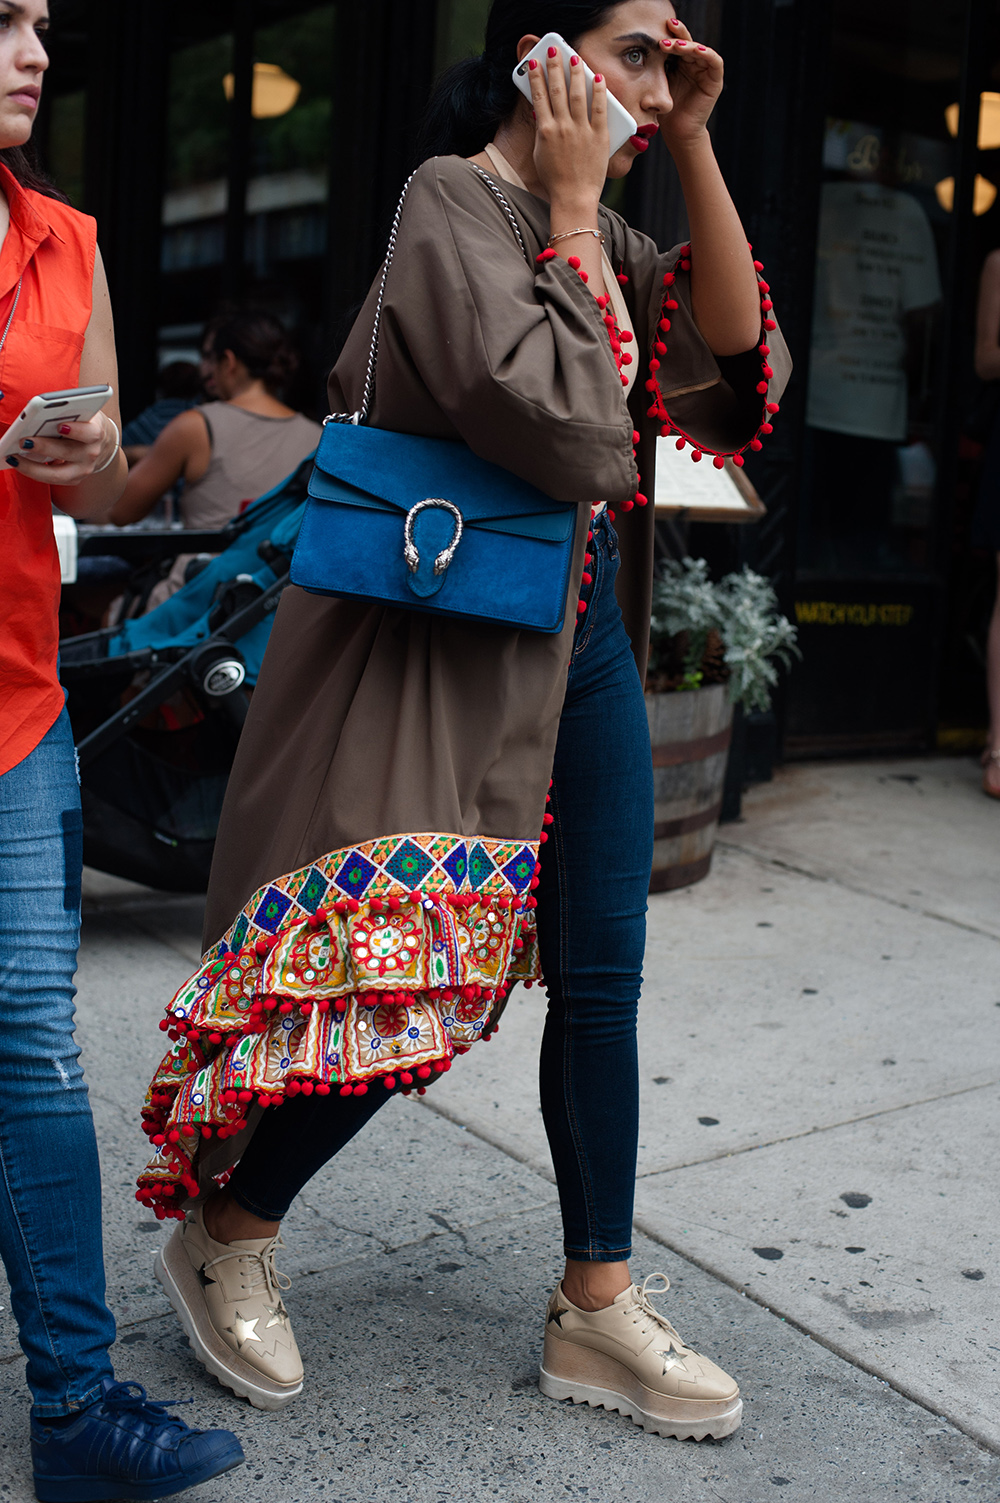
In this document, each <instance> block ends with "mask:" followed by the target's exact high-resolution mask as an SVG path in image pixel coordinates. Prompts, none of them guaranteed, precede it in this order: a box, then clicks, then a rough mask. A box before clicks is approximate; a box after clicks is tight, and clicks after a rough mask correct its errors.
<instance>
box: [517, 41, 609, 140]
mask: <svg viewBox="0 0 1000 1503" xmlns="http://www.w3.org/2000/svg"><path fill="white" fill-rule="evenodd" d="M550 47H554V48H555V49H556V52H557V53H558V54H559V57H560V59H561V60H562V65H563V72H564V73H565V75H566V87H567V89H568V88H569V67H570V64H569V60H570V58H571V57H574V56H579V54H578V53H577V51H576V48H575V47H571V46H570V45H569V43H568V42H567V41H566V40H565V38H563V37H561V36H560V35H559V33H558V32H557V31H550V32H548V33H547V34H546V35H545V36H543V37H542V40H541V41H540V42H538V43H536V45H535V46H534V47H532V49H531V51H530V52H529V53H527V54H526V55H525V56H524V57H523V58H522V59H521V61H520V62H519V63H518V65H517V67H516V68H515V69H514V72H513V74H512V77H513V79H514V84H515V87H516V88H518V89H520V91H521V93H522V94H523V95H524V97H525V99H529V100H530V98H531V84H530V83H529V82H528V63H529V62H531V61H534V62H537V64H538V66H539V67H540V68H547V67H548V64H549V48H550ZM580 62H581V63H582V64H583V74H584V77H585V78H586V80H587V109H588V110H589V109H590V105H591V101H592V99H593V97H594V73H593V69H591V68H588V67H587V64H586V63H584V62H583V59H582V58H580ZM546 76H547V75H546ZM636 129H637V126H636V123H635V121H634V120H633V119H632V116H631V115H630V114H629V112H628V110H627V109H626V108H625V106H624V105H622V104H619V103H618V100H617V99H616V98H615V96H614V95H613V94H612V92H611V90H610V89H609V90H608V156H609V157H613V156H614V154H615V152H616V151H620V150H621V148H622V147H623V146H624V145H625V142H626V141H627V140H628V139H629V137H630V136H634V135H635V133H636Z"/></svg>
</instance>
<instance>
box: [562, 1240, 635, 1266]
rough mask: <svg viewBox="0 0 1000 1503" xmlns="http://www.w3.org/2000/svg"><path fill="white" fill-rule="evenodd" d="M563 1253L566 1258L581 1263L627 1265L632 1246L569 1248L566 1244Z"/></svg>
mask: <svg viewBox="0 0 1000 1503" xmlns="http://www.w3.org/2000/svg"><path fill="white" fill-rule="evenodd" d="M563 1253H564V1254H565V1256H566V1257H567V1258H574V1259H576V1260H577V1261H579V1262H581V1263H627V1262H628V1260H629V1258H630V1257H631V1256H632V1244H631V1242H630V1243H629V1245H628V1247H610V1248H608V1247H570V1246H569V1244H568V1243H566V1244H565V1245H564V1246H563Z"/></svg>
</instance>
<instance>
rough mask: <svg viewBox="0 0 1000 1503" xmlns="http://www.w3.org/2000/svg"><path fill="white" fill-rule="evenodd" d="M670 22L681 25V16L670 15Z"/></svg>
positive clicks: (673, 24)
mask: <svg viewBox="0 0 1000 1503" xmlns="http://www.w3.org/2000/svg"><path fill="white" fill-rule="evenodd" d="M670 24H671V26H679V25H680V24H681V22H680V17H679V16H671V17H670Z"/></svg>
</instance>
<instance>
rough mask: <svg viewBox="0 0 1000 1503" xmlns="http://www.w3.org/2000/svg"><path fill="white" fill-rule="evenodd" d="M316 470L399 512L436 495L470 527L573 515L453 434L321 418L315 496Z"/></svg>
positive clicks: (571, 507) (572, 517) (565, 504)
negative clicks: (547, 515) (432, 435)
mask: <svg viewBox="0 0 1000 1503" xmlns="http://www.w3.org/2000/svg"><path fill="white" fill-rule="evenodd" d="M320 472H323V473H324V474H325V476H326V477H333V478H335V479H337V480H342V481H346V482H347V484H348V485H349V486H352V487H353V488H354V489H355V490H358V491H363V492H368V493H369V494H370V495H373V496H378V497H380V498H381V500H383V501H388V502H390V503H391V504H392V505H393V506H396V507H398V508H399V509H400V510H401V511H403V512H407V511H409V509H410V507H411V506H414V505H415V504H416V502H418V501H424V500H426V499H427V497H429V496H440V497H441V498H442V499H444V500H446V501H452V502H453V503H454V504H455V505H457V506H458V507H459V509H460V511H461V513H462V516H463V517H464V518H465V519H466V521H467V522H469V523H471V524H472V525H482V524H483V523H484V522H487V521H490V520H496V521H500V520H501V519H503V520H504V521H506V522H509V521H510V519H511V518H513V517H523V516H528V515H531V514H532V513H537V512H540V511H541V512H547V513H550V514H555V513H561V512H565V514H566V516H567V518H568V519H570V525H572V522H573V520H575V512H576V506H575V504H574V503H573V502H570V501H554V500H553V499H552V497H551V496H546V495H545V493H544V491H540V490H538V488H537V487H536V486H534V485H530V484H529V483H528V481H526V480H519V479H518V477H517V476H516V475H512V474H511V473H510V471H509V470H505V469H503V468H502V467H501V466H500V465H496V464H491V463H490V462H489V460H486V459H480V458H479V457H478V456H477V455H475V454H473V452H472V450H471V449H469V448H468V447H467V445H465V444H463V443H461V442H459V441H456V440H454V439H447V438H421V437H419V436H417V435H416V434H412V433H391V432H389V431H388V430H386V429H382V428H365V427H362V426H360V425H358V426H355V425H354V424H353V423H327V425H326V427H325V428H324V429H323V437H322V438H321V439H320V444H319V450H318V452H317V455H316V468H315V470H314V471H313V482H312V483H311V484H310V487H309V491H310V494H311V495H319V494H320V491H319V490H318V489H317V486H318V485H319V484H320V483H321V473H320ZM459 498H461V500H459ZM503 530H506V529H503Z"/></svg>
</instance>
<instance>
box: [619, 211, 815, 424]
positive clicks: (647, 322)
mask: <svg viewBox="0 0 1000 1503" xmlns="http://www.w3.org/2000/svg"><path fill="white" fill-rule="evenodd" d="M615 221H616V222H615V226H614V239H615V244H616V248H617V249H618V252H619V254H620V257H621V260H622V262H623V265H624V270H625V272H626V274H627V275H628V278H629V286H628V288H627V293H628V294H630V303H631V307H632V308H633V309H634V314H635V320H636V336H637V339H638V338H639V337H640V335H639V331H640V330H642V331H644V334H645V349H644V350H643V351H642V356H641V358H642V359H643V361H644V368H643V371H642V373H641V374H642V380H641V381H637V382H636V387H635V389H634V394H633V410H635V408H636V404H637V403H638V404H640V410H641V412H642V414H643V416H644V417H649V418H653V420H654V421H655V422H656V423H657V424H659V425H661V426H663V425H664V419H663V416H662V412H657V413H656V414H655V415H654V413H653V412H651V409H652V408H656V407H661V408H662V409H664V410H665V411H666V413H667V414H668V415H669V422H670V424H671V427H672V431H674V432H675V433H682V434H684V435H685V436H687V437H688V438H689V439H691V440H693V441H694V443H695V444H696V445H697V446H698V447H699V448H702V449H703V450H704V451H705V452H706V453H708V454H733V453H738V452H739V451H740V450H743V449H745V448H746V446H747V445H748V444H750V443H751V442H753V441H754V440H756V439H757V438H758V434H759V430H760V428H761V425H762V423H767V422H770V420H771V418H772V417H773V414H771V413H768V412H766V411H765V404H767V403H772V404H774V403H778V402H779V401H780V398H781V394H782V392H783V391H784V389H785V386H786V385H787V382H788V378H789V375H790V374H791V368H792V362H791V357H790V355H789V353H788V348H787V346H786V344H785V341H784V339H783V338H782V334H781V330H780V329H779V328H778V327H777V324H776V320H775V319H774V314H773V310H772V309H771V308H767V309H762V310H761V335H760V341H759V343H760V344H766V345H767V347H768V350H769V353H768V355H767V356H763V355H762V354H761V353H760V350H759V348H758V346H754V348H753V349H752V350H748V351H746V352H745V353H744V354H741V355H735V356H731V357H721V356H718V357H717V356H715V355H713V354H712V351H711V350H710V349H709V347H708V345H707V344H706V342H705V340H704V338H703V337H702V335H701V332H700V331H699V329H698V325H697V324H696V322H695V319H694V315H693V313H692V311H691V276H690V271H685V270H684V269H683V268H682V264H681V263H682V260H683V259H687V258H682V255H681V252H682V249H684V247H681V246H679V245H678V246H674V247H673V249H671V250H669V251H666V252H661V251H660V250H659V249H658V247H657V246H656V244H655V242H654V241H652V240H650V239H649V237H648V236H646V235H640V234H638V233H637V232H636V231H634V230H632V229H630V228H629V227H628V226H627V225H626V224H625V223H624V222H623V221H622V220H620V219H618V218H617V216H616V217H615ZM665 276H672V278H673V280H672V281H671V283H670V285H669V286H665V285H664V277H665ZM762 281H763V277H762V275H761V274H760V273H758V282H762ZM766 292H769V289H768V288H767V287H766V284H765V286H764V287H763V288H762V292H761V296H762V298H763V297H764V294H765V293H766ZM668 299H669V300H670V301H671V302H673V303H676V305H677V306H676V307H675V308H666V307H665V306H664V304H665V302H666V301H667V300H668ZM768 301H770V299H769V298H768ZM664 318H666V319H667V320H668V321H669V324H670V327H669V329H668V330H666V329H663V328H662V327H661V321H662V320H663V319H664ZM765 319H766V320H767V321H768V322H771V323H772V325H773V327H772V328H771V329H767V328H766V327H765V322H764V321H765ZM657 343H659V345H660V346H664V345H665V346H666V349H665V351H663V350H659V349H657ZM651 358H652V359H655V360H657V361H658V362H659V365H658V368H657V369H655V370H650V369H649V365H648V362H649V361H650V359H651ZM764 366H766V367H767V368H768V369H769V370H770V371H771V375H770V376H769V377H766V378H765V373H764V369H763V368H764ZM653 380H655V383H656V389H653V390H651V389H650V387H649V385H648V383H649V382H650V381H653ZM762 384H764V385H766V386H767V390H766V392H762V391H760V390H759V387H760V386H761V385H762ZM765 436H766V433H765Z"/></svg>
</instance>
